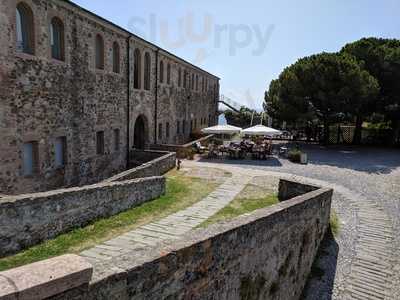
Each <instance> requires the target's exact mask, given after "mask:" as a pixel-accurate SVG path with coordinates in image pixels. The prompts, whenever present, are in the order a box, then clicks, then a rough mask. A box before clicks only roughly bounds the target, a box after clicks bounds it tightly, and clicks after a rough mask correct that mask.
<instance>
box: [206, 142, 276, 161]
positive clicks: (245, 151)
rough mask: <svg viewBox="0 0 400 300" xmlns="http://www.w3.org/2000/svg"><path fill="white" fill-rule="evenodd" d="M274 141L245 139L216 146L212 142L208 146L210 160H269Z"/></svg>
mask: <svg viewBox="0 0 400 300" xmlns="http://www.w3.org/2000/svg"><path fill="white" fill-rule="evenodd" d="M272 149H273V147H272V141H271V140H270V139H258V140H256V141H253V140H250V139H243V140H241V141H231V142H225V143H224V144H223V145H219V146H218V145H216V144H214V143H213V142H211V143H210V144H209V146H208V151H207V157H208V158H229V159H248V158H252V159H267V158H268V157H269V156H271V155H272V153H273V151H272Z"/></svg>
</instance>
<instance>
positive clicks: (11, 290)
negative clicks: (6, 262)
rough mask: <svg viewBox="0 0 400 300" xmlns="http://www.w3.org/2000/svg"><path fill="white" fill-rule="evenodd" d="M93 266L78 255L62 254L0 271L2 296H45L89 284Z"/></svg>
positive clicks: (33, 299) (1, 299) (36, 299)
mask: <svg viewBox="0 0 400 300" xmlns="http://www.w3.org/2000/svg"><path fill="white" fill-rule="evenodd" d="M92 273H93V268H92V265H91V264H89V263H88V262H87V261H86V260H85V259H83V258H82V257H80V256H77V255H71V254H69V255H63V256H59V257H55V258H52V259H48V260H44V261H40V262H37V263H33V264H30V265H26V266H22V267H19V268H15V269H12V270H8V271H4V272H1V273H0V300H14V299H15V300H42V299H46V298H49V297H53V296H56V295H58V294H61V293H63V292H65V291H68V290H72V289H74V288H78V287H81V286H84V285H88V284H89V281H90V280H91V278H92Z"/></svg>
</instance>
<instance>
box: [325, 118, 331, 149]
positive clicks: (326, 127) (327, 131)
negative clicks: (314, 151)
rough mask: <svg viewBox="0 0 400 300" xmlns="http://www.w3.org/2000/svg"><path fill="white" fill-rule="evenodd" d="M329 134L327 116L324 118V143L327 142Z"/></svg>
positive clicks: (326, 143)
mask: <svg viewBox="0 0 400 300" xmlns="http://www.w3.org/2000/svg"><path fill="white" fill-rule="evenodd" d="M329 136H330V132H329V121H328V118H325V119H324V145H328V144H329Z"/></svg>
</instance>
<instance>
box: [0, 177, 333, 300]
mask: <svg viewBox="0 0 400 300" xmlns="http://www.w3.org/2000/svg"><path fill="white" fill-rule="evenodd" d="M287 186H288V189H290V188H291V185H287ZM331 198H332V190H330V189H323V188H321V189H317V190H314V191H311V192H309V193H307V194H304V195H301V196H298V197H296V198H293V199H290V200H288V201H284V202H281V203H279V204H277V205H275V206H272V207H269V208H265V209H261V210H258V211H256V212H254V213H253V214H251V215H246V216H241V217H239V218H236V219H234V220H232V221H230V222H226V223H222V224H216V225H213V226H210V227H208V228H207V229H199V230H197V231H195V232H191V233H190V234H188V235H186V236H184V237H183V238H182V239H181V240H180V241H174V242H173V243H166V244H160V245H158V246H157V247H156V248H154V249H149V248H147V247H146V248H144V249H143V250H136V251H134V252H132V253H129V254H127V255H125V256H122V257H117V258H114V259H112V260H110V261H108V262H104V263H102V264H98V265H95V268H94V274H93V278H92V280H91V282H90V283H89V285H88V287H81V288H74V289H70V290H68V291H65V292H62V293H61V294H58V295H55V296H52V297H50V298H49V299H57V300H66V299H74V300H80V299H82V300H83V299H85V300H95V299H98V300H100V299H107V300H113V299H115V300H116V299H120V300H127V299H131V300H139V299H193V300H196V299H199V300H200V299H221V300H239V299H282V300H296V299H299V298H300V295H301V293H302V290H303V288H304V285H305V283H306V280H307V277H308V275H309V273H310V270H311V265H312V263H313V261H314V258H315V256H316V253H317V250H318V247H319V245H320V242H321V241H322V239H323V237H324V235H325V232H326V230H327V228H328V226H329V218H330V207H331ZM1 275H2V274H1V273H0V278H1ZM25 276H29V274H26V275H25ZM9 284H10V283H9ZM37 288H39V287H37ZM3 289H4V290H7V287H5V288H3ZM0 290H1V288H0ZM3 299H6V298H1V297H0V300H3Z"/></svg>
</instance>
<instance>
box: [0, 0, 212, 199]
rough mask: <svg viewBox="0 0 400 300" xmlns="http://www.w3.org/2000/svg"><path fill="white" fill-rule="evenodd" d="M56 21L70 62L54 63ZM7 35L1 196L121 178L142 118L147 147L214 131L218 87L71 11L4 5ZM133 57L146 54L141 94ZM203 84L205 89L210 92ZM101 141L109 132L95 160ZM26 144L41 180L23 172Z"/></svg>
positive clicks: (2, 54) (43, 0)
mask: <svg viewBox="0 0 400 300" xmlns="http://www.w3.org/2000/svg"><path fill="white" fill-rule="evenodd" d="M20 3H23V4H24V5H25V6H27V7H29V9H30V10H31V11H32V15H33V26H32V27H33V28H32V32H33V36H34V38H33V47H34V53H33V54H25V53H20V52H18V51H17V47H16V40H17V38H16V36H17V33H16V21H17V18H16V7H17V5H18V4H20ZM53 17H57V18H58V20H60V21H61V22H62V24H63V30H64V31H63V48H64V52H65V55H64V56H65V57H64V59H63V60H56V59H53V58H52V55H51V47H50V35H51V33H50V29H49V28H50V22H51V21H52V19H53ZM0 26H1V28H2V30H1V31H0V138H1V143H0V194H16V193H25V192H34V191H44V190H48V189H52V188H56V187H62V186H73V185H82V184H90V183H94V182H97V181H100V180H103V179H105V178H107V177H109V176H111V175H114V174H116V173H118V172H120V171H122V170H123V169H124V168H126V165H127V160H128V153H129V149H131V148H132V147H134V146H135V145H137V143H135V138H134V137H135V124H137V123H136V121H137V119H138V117H140V118H141V120H143V125H144V126H143V127H144V128H143V130H142V132H141V133H140V134H141V139H143V141H144V142H145V144H146V145H148V144H160V143H184V142H186V141H187V140H188V138H189V135H190V124H191V123H192V130H195V129H201V128H204V127H207V126H208V125H213V124H215V123H216V120H217V117H216V116H217V106H218V104H217V99H218V97H219V79H218V78H217V77H215V76H213V75H212V74H209V73H207V72H206V71H203V70H201V69H199V68H197V67H195V66H193V65H191V64H189V63H187V62H186V61H184V60H182V59H180V58H178V57H176V56H174V55H172V54H170V53H168V52H167V51H164V50H163V49H160V48H159V47H157V46H155V45H153V44H151V43H149V42H147V41H145V40H142V39H140V38H139V37H137V36H134V35H132V34H131V33H129V32H128V31H126V30H124V29H122V28H119V27H118V26H116V25H113V24H112V23H110V22H107V21H106V20H104V19H102V18H100V17H98V16H96V15H94V14H92V13H90V12H88V11H86V10H84V9H82V8H80V7H78V6H76V5H75V4H73V3H71V2H69V1H63V0H23V1H19V0H7V1H1V2H0ZM97 35H100V36H101V37H102V39H103V41H104V55H103V57H104V68H103V69H99V68H96V48H95V45H96V37H97ZM114 43H117V45H118V47H119V59H118V63H119V72H115V70H114V69H113V63H112V61H113V53H114V52H113V45H114ZM136 49H139V50H140V54H141V60H140V66H141V67H140V81H141V86H140V88H134V80H135V78H134V52H135V50H136ZM145 53H149V55H150V59H151V65H150V66H151V67H150V89H149V90H146V89H144V80H145V74H144V71H145V66H144V56H145ZM128 54H129V55H128ZM161 61H162V62H163V64H164V76H163V77H164V80H163V83H161V82H160V72H159V71H160V63H161ZM168 64H170V75H169V76H170V81H169V83H168V81H167V77H168V75H167V72H168V69H167V66H168ZM179 69H181V72H182V75H181V85H180V86H179V84H178V83H179V72H178V71H179ZM185 72H188V73H190V74H194V78H195V83H194V86H193V85H192V86H189V84H188V82H187V86H186V88H184V87H183V84H184V73H185ZM189 77H190V80H191V79H192V75H190V76H189ZM197 77H199V83H198V87H197V89H196V78H197ZM203 79H204V80H206V82H208V88H206V89H203V88H202V80H203ZM128 111H129V113H128ZM205 120H206V121H205ZM178 121H179V126H180V127H181V128H179V130H178V129H177V125H178ZM183 121H185V132H183V126H182V122H183ZM167 123H168V125H167ZM160 124H161V125H160ZM167 128H169V132H168V133H167ZM159 129H161V130H162V132H161V133H159ZM116 130H118V131H116ZM97 132H104V142H103V143H104V145H103V148H104V150H103V151H102V153H101V154H97V151H96V149H97V148H96V147H97V144H96V133H97ZM116 132H118V134H117V133H116ZM178 132H179V133H178ZM116 135H118V138H116V137H115V136H116ZM60 137H62V138H64V139H65V141H66V147H65V149H64V150H65V164H64V165H63V166H62V167H57V166H56V164H55V158H54V157H55V140H56V139H57V138H60ZM116 141H117V142H116ZM28 142H35V143H36V144H37V153H38V154H37V156H38V157H37V161H38V166H37V170H36V172H35V174H34V175H31V176H25V175H24V172H23V147H24V143H28ZM116 143H118V146H116V145H115V144H116ZM36 144H35V145H36Z"/></svg>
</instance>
